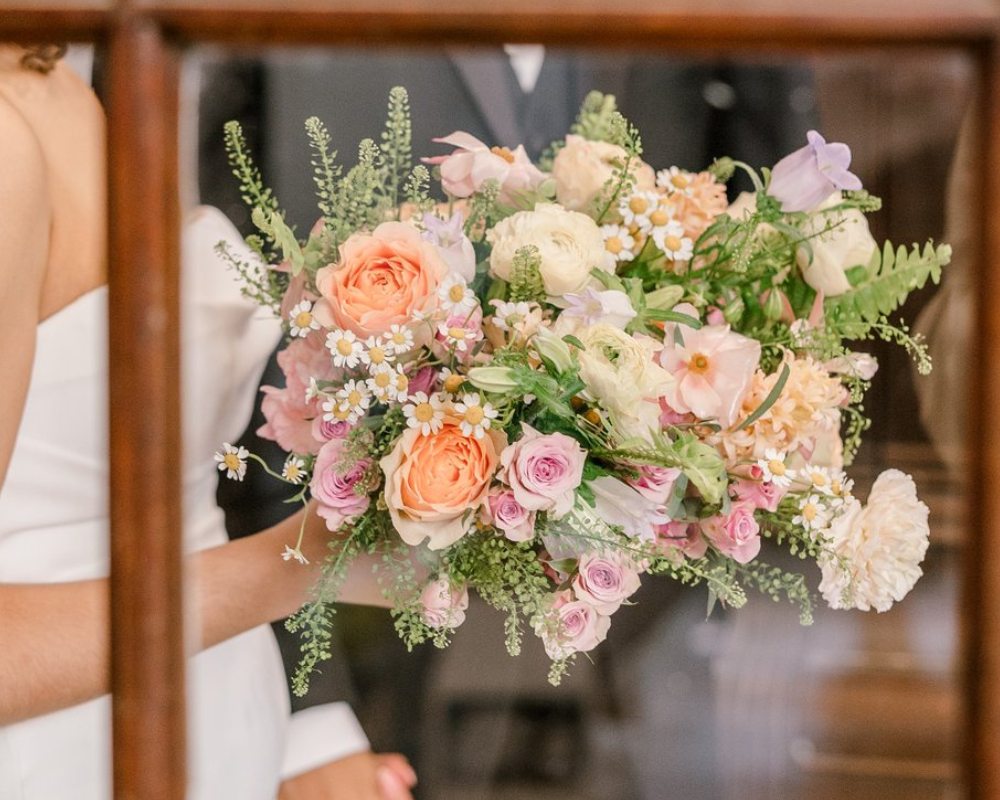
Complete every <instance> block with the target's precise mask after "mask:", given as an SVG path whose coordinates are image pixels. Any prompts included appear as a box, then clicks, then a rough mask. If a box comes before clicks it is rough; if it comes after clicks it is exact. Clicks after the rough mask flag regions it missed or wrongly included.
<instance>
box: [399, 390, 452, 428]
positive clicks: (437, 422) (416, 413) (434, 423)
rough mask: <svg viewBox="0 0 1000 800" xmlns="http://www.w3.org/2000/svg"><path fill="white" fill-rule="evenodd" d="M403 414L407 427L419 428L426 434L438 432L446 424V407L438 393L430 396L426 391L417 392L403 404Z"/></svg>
mask: <svg viewBox="0 0 1000 800" xmlns="http://www.w3.org/2000/svg"><path fill="white" fill-rule="evenodd" d="M403 416H404V417H406V425H407V427H409V428H417V429H418V430H419V431H420V432H421V433H422V434H423V435H424V436H430V435H431V434H432V433H437V432H438V431H439V430H441V427H442V425H444V422H443V420H444V409H443V408H442V407H441V399H440V398H439V397H438V396H437V395H436V394H432V395H431V396H430V397H428V396H427V393H426V392H417V393H416V394H415V395H413V397H412V398H410V402H408V403H407V404H406V405H404V406H403Z"/></svg>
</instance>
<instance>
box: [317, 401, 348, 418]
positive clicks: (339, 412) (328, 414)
mask: <svg viewBox="0 0 1000 800" xmlns="http://www.w3.org/2000/svg"><path fill="white" fill-rule="evenodd" d="M341 405H342V403H341V400H340V398H339V397H327V399H326V400H324V401H323V405H322V409H323V419H325V420H326V421H327V422H343V421H345V420H347V419H348V417H350V416H351V412H350V411H348V410H346V409H343V408H341Z"/></svg>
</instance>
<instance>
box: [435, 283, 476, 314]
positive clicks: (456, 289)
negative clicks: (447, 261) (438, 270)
mask: <svg viewBox="0 0 1000 800" xmlns="http://www.w3.org/2000/svg"><path fill="white" fill-rule="evenodd" d="M437 293H438V297H439V298H440V300H441V308H442V310H444V311H445V313H447V314H448V315H449V316H455V317H467V316H469V314H471V313H472V312H473V311H475V310H476V306H478V305H479V300H477V299H476V295H475V293H474V292H473V291H472V289H470V288H469V287H468V286H467V285H466V283H465V278H463V277H462V276H461V275H459V274H457V273H454V272H453V273H452V274H451V275H449V276H448V277H447V278H445V279H444V281H443V282H442V283H441V285H440V286H438V290H437Z"/></svg>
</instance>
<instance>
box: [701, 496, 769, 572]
mask: <svg viewBox="0 0 1000 800" xmlns="http://www.w3.org/2000/svg"><path fill="white" fill-rule="evenodd" d="M753 512H754V507H753V506H752V505H751V504H750V503H733V507H732V511H731V512H730V513H729V516H727V517H722V516H716V517H711V518H709V519H707V520H705V521H704V522H703V523H702V531H703V532H704V534H705V536H706V537H708V540H709V541H710V542H711V543H712V544H714V545H715V547H716V548H717V549H718V551H719V552H720V553H722V554H723V555H727V556H729V557H730V558H731V559H733V560H734V561H736V562H737V563H738V564H746V563H748V562H750V561H753V560H754V559H755V558H756V557H757V554H758V553H759V552H760V525H759V524H758V523H757V520H756V519H754V516H753Z"/></svg>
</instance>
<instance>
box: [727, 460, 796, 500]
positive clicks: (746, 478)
mask: <svg viewBox="0 0 1000 800" xmlns="http://www.w3.org/2000/svg"><path fill="white" fill-rule="evenodd" d="M741 471H742V472H743V477H739V478H737V479H736V483H735V489H736V497H737V499H738V500H739V501H741V502H745V503H749V504H750V505H752V506H753V507H754V508H759V509H762V510H764V511H777V510H778V504H779V503H780V502H781V498H783V497H784V496H785V493H786V492H787V491H788V489H787V488H782V487H781V486H778V485H777V484H776V483H773V482H772V481H765V480H764V470H763V469H761V468H760V467H759V466H758V465H757V464H752V465H750V466H749V467H745V468H743V469H742V470H741Z"/></svg>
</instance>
